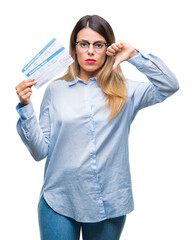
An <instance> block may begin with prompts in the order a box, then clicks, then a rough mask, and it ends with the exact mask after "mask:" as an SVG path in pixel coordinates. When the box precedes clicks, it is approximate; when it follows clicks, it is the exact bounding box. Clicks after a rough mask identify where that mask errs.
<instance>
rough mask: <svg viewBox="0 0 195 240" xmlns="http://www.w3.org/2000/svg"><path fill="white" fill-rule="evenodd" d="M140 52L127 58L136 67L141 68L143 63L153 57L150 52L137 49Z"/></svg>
mask: <svg viewBox="0 0 195 240" xmlns="http://www.w3.org/2000/svg"><path fill="white" fill-rule="evenodd" d="M136 50H137V51H138V52H139V53H138V54H136V55H135V56H133V57H131V58H129V59H127V61H128V62H129V63H131V64H133V65H134V66H135V67H137V68H139V67H141V66H142V65H144V64H145V63H146V62H147V61H148V60H149V59H150V58H151V57H150V55H149V53H147V52H146V51H144V50H142V49H136Z"/></svg>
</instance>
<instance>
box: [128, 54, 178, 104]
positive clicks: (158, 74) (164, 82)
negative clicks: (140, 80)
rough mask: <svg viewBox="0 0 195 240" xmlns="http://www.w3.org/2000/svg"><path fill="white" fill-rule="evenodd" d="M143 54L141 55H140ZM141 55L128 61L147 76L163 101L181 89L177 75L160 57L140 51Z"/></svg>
mask: <svg viewBox="0 0 195 240" xmlns="http://www.w3.org/2000/svg"><path fill="white" fill-rule="evenodd" d="M140 54H141V55H140ZM140 54H139V55H137V56H135V57H134V58H131V59H129V60H128V61H129V62H130V63H132V64H133V65H134V66H136V67H137V69H138V70H139V71H140V72H142V73H143V74H145V75H146V76H147V77H148V79H149V80H150V82H151V83H152V84H153V86H154V88H155V90H156V91H157V92H158V93H159V96H160V97H161V100H162V101H163V100H164V99H165V98H167V97H168V96H170V95H172V94H173V93H175V92H176V91H177V90H178V89H179V83H178V81H177V78H176V77H175V75H174V74H173V73H172V72H171V71H170V69H169V68H168V67H167V66H166V65H165V64H164V62H163V61H162V60H161V59H159V58H158V57H156V56H154V55H152V54H147V53H145V52H144V51H140Z"/></svg>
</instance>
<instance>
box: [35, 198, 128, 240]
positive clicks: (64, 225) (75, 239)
mask: <svg viewBox="0 0 195 240" xmlns="http://www.w3.org/2000/svg"><path fill="white" fill-rule="evenodd" d="M38 220H39V230H40V237H41V240H79V239H80V229H82V236H83V240H119V239H120V235H121V233H122V230H123V227H124V224H125V221H126V215H124V216H120V217H116V218H110V219H106V220H103V221H101V222H97V223H82V222H77V221H75V220H74V219H73V218H70V217H65V216H63V215H61V214H58V213H56V212H55V211H54V210H53V209H52V208H51V207H50V206H49V205H48V204H47V203H46V201H45V199H44V197H43V196H42V197H41V199H40V203H39V205H38Z"/></svg>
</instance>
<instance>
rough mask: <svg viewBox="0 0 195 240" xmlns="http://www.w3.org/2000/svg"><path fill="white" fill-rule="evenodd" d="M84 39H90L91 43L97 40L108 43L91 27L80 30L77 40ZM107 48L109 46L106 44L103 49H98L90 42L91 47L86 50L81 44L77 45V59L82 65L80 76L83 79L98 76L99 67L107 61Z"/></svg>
mask: <svg viewBox="0 0 195 240" xmlns="http://www.w3.org/2000/svg"><path fill="white" fill-rule="evenodd" d="M83 40H85V41H88V42H89V43H94V42H97V41H101V42H105V43H106V40H105V38H104V37H102V35H100V34H99V33H97V32H95V31H94V30H92V29H91V28H83V29H82V30H80V31H79V32H78V34H77V39H76V41H77V42H78V41H83ZM106 49H107V47H106V46H105V45H104V47H103V49H102V50H101V51H99V50H98V51H96V50H95V49H94V46H93V45H92V44H90V46H89V48H88V49H85V50H84V49H82V48H81V46H79V45H76V54H77V60H78V63H79V65H80V76H79V77H80V78H81V79H83V80H88V79H89V78H91V77H95V76H96V74H97V73H98V71H99V69H100V68H101V67H102V65H103V64H104V62H105V58H106ZM87 60H88V61H87ZM90 60H91V61H90ZM93 60H94V61H93Z"/></svg>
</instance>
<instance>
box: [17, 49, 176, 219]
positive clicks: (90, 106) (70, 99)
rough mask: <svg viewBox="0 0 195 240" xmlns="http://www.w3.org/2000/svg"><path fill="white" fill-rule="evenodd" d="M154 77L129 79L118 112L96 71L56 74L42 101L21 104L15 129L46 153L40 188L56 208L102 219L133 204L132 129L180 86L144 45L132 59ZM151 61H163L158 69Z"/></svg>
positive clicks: (39, 155) (35, 151)
mask: <svg viewBox="0 0 195 240" xmlns="http://www.w3.org/2000/svg"><path fill="white" fill-rule="evenodd" d="M127 61H128V62H129V63H131V64H133V65H134V66H135V67H137V69H138V70H139V71H140V72H142V73H143V74H145V75H146V76H147V77H148V79H149V81H148V82H138V81H132V80H129V79H125V84H126V87H127V92H128V99H127V100H126V102H125V104H124V106H123V108H122V109H121V111H120V113H119V114H118V115H117V116H116V117H115V118H114V119H113V120H111V122H109V121H108V117H109V114H110V108H108V109H106V110H105V109H104V108H105V105H106V97H105V94H104V93H103V92H102V90H101V88H100V87H99V86H98V84H97V82H96V78H91V79H89V81H88V83H85V82H84V81H83V80H82V79H80V78H78V77H76V78H75V79H74V80H72V81H70V82H68V81H65V80H57V81H53V82H51V83H50V84H49V85H48V86H47V88H46V90H45V94H44V97H43V100H42V104H41V108H40V116H39V121H38V120H37V118H36V115H35V113H34V110H33V105H32V103H30V104H28V105H26V106H24V107H22V108H21V106H20V103H19V104H18V105H17V107H16V109H17V111H18V113H19V115H20V118H19V120H18V122H17V131H18V133H19V135H20V137H21V139H22V141H23V142H24V144H25V145H26V146H27V148H28V149H29V151H30V153H31V155H32V156H33V158H34V159H35V160H36V161H39V160H41V159H44V158H46V157H47V159H46V163H45V171H44V183H43V187H42V190H41V193H40V198H41V196H42V194H43V196H44V198H45V200H46V202H47V203H48V205H49V206H50V207H51V208H52V209H54V210H55V211H56V212H58V213H60V214H62V215H65V216H68V217H71V218H74V219H75V220H76V221H79V222H99V221H102V220H104V219H107V218H114V217H118V216H122V215H125V214H128V213H130V212H131V211H132V210H133V209H134V201H133V193H132V185H131V175H130V167H129V147H128V145H129V144H128V137H129V132H130V126H131V123H132V121H133V120H134V118H135V116H136V114H137V112H138V111H139V110H140V109H142V108H145V107H147V106H150V105H154V104H156V103H159V102H162V101H163V100H165V99H166V98H167V97H169V96H171V95H172V94H173V93H175V92H176V91H177V90H178V89H179V84H178V81H177V79H176V77H175V75H174V74H173V73H172V72H171V71H170V70H169V69H168V68H167V67H166V65H165V64H164V63H163V62H162V60H160V59H159V58H158V57H156V56H154V55H152V54H148V53H146V52H145V51H142V50H140V51H139V54H137V55H136V56H134V57H132V58H131V59H128V60H127ZM152 62H154V63H155V64H156V65H157V66H158V67H159V68H160V69H158V68H157V67H156V66H155V65H154V64H153V63H152Z"/></svg>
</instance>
